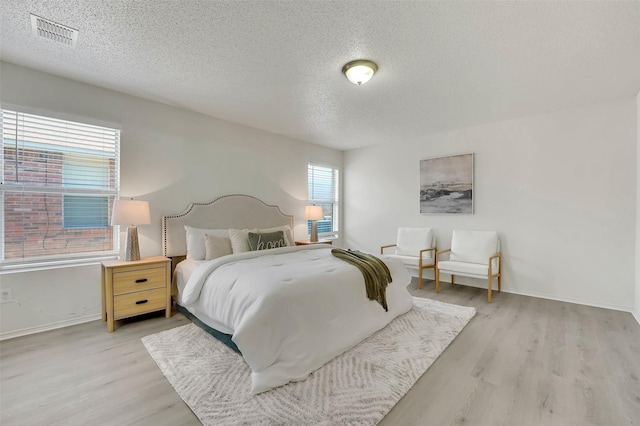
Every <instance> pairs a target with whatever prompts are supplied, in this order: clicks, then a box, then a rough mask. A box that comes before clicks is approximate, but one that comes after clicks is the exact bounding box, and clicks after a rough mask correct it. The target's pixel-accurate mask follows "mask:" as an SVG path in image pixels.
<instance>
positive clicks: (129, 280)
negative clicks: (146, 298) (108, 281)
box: [113, 267, 166, 295]
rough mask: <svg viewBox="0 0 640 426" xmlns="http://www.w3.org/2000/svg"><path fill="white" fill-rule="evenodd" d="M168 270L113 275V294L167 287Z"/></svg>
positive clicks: (156, 269) (162, 268)
mask: <svg viewBox="0 0 640 426" xmlns="http://www.w3.org/2000/svg"><path fill="white" fill-rule="evenodd" d="M165 274H166V269H165V268H164V267H161V268H149V269H138V270H136V271H129V272H115V273H114V274H113V294H114V295H115V294H123V293H131V292H133V291H140V290H147V289H151V288H158V287H164V286H165Z"/></svg>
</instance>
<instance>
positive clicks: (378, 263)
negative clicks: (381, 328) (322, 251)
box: [331, 248, 392, 312]
mask: <svg viewBox="0 0 640 426" xmlns="http://www.w3.org/2000/svg"><path fill="white" fill-rule="evenodd" d="M331 254H333V255H334V256H335V257H337V258H338V259H342V260H344V261H345V262H348V263H350V264H352V265H354V266H355V267H357V268H358V269H360V272H362V276H363V277H364V284H365V286H366V288H367V297H368V298H369V300H376V301H377V302H378V303H380V304H381V305H382V307H383V308H384V310H385V311H387V312H388V311H389V308H387V285H388V284H389V283H390V282H391V281H392V279H391V272H389V268H387V265H385V263H384V262H383V261H382V260H380V259H378V258H377V257H375V256H372V255H370V254H366V253H361V252H359V251H351V250H344V249H339V248H334V249H332V250H331Z"/></svg>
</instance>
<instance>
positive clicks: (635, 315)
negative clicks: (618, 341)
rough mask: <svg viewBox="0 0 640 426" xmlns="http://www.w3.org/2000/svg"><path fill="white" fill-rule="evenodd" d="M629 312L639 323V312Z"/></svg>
mask: <svg viewBox="0 0 640 426" xmlns="http://www.w3.org/2000/svg"><path fill="white" fill-rule="evenodd" d="M631 314H632V315H633V317H634V318H635V319H636V321H638V324H640V312H638V311H633V312H631Z"/></svg>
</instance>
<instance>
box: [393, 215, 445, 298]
mask: <svg viewBox="0 0 640 426" xmlns="http://www.w3.org/2000/svg"><path fill="white" fill-rule="evenodd" d="M391 247H395V248H396V249H395V252H394V253H393V254H387V256H388V257H393V258H396V259H399V260H400V261H401V262H402V263H403V264H404V265H405V266H406V267H407V268H408V269H418V288H422V271H424V270H425V269H430V268H434V267H435V265H436V235H435V233H434V232H433V230H432V229H431V228H398V238H397V240H396V243H395V244H388V245H385V246H380V254H384V249H386V248H391Z"/></svg>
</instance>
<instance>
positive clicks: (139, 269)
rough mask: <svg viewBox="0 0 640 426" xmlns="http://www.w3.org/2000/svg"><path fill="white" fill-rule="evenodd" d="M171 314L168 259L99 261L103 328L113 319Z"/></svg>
mask: <svg viewBox="0 0 640 426" xmlns="http://www.w3.org/2000/svg"><path fill="white" fill-rule="evenodd" d="M163 309H164V310H165V311H166V317H167V318H169V317H170V316H171V259H168V258H166V257H164V256H153V257H145V258H142V259H140V260H134V261H129V262H127V261H124V260H107V261H104V262H102V321H106V322H107V331H108V332H109V333H111V332H112V331H113V329H114V321H115V320H119V319H123V318H129V317H133V316H136V315H141V314H146V313H148V312H154V311H160V310H163Z"/></svg>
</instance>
